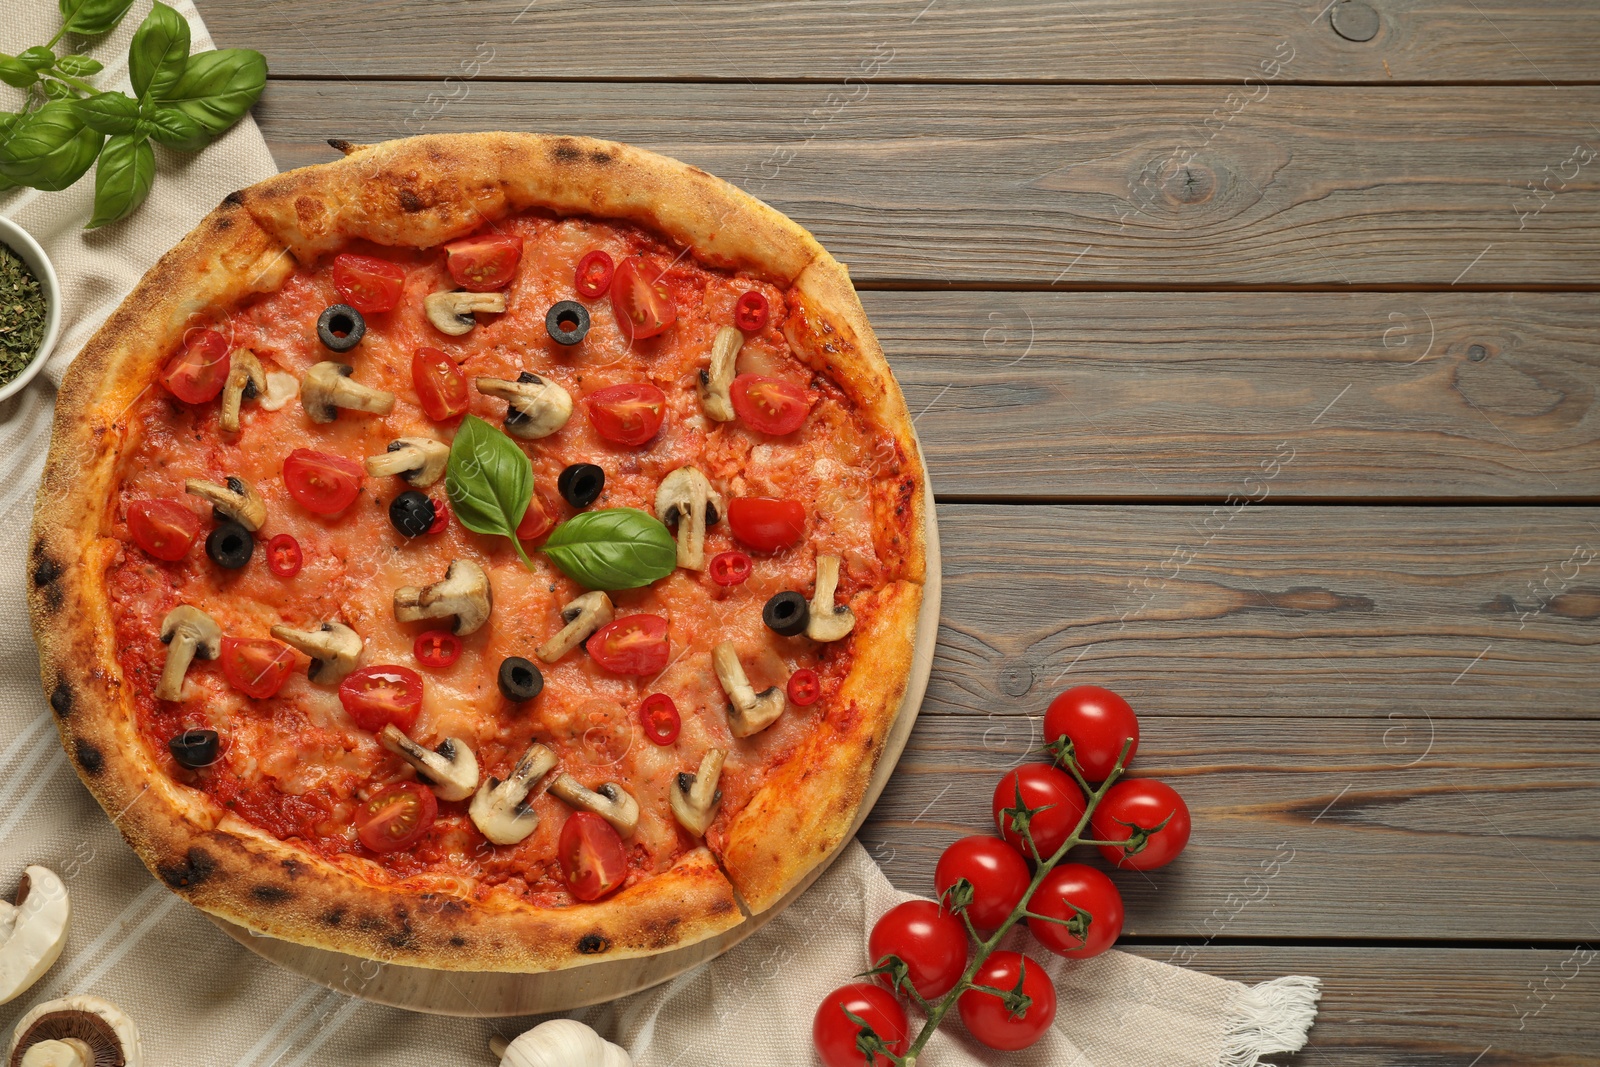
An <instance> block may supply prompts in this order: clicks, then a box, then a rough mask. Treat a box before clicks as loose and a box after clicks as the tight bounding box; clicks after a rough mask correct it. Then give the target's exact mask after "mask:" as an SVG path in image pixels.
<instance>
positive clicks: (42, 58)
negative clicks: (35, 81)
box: [17, 44, 56, 70]
mask: <svg viewBox="0 0 1600 1067" xmlns="http://www.w3.org/2000/svg"><path fill="white" fill-rule="evenodd" d="M17 61H18V62H19V63H26V64H27V65H28V66H30V67H32V68H33V69H34V70H49V69H50V68H51V67H53V66H55V65H56V54H55V53H54V52H52V51H50V49H48V48H46V47H45V46H44V45H42V44H36V45H34V46H33V47H32V48H24V49H23V50H22V51H20V52H18V53H17Z"/></svg>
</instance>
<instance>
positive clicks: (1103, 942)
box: [1028, 863, 1123, 960]
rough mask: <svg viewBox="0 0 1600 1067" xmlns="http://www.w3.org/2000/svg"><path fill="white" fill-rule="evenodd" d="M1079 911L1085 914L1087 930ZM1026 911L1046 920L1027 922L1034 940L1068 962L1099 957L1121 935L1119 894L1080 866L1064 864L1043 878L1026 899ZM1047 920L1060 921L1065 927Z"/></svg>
mask: <svg viewBox="0 0 1600 1067" xmlns="http://www.w3.org/2000/svg"><path fill="white" fill-rule="evenodd" d="M1078 908H1082V909H1083V910H1084V911H1085V912H1087V913H1088V916H1087V922H1088V928H1087V929H1085V928H1084V922H1085V918H1084V917H1083V916H1080V915H1079V914H1078V910H1077V909H1078ZM1028 910H1029V911H1032V912H1036V913H1038V914H1040V915H1044V916H1048V918H1047V919H1029V920H1028V929H1030V930H1032V931H1033V936H1034V937H1035V938H1037V939H1038V941H1039V943H1040V944H1041V945H1043V946H1044V947H1045V948H1047V949H1049V950H1050V951H1051V952H1054V953H1055V954H1056V955H1058V956H1066V957H1068V958H1069V959H1075V960H1086V959H1088V958H1089V957H1090V956H1098V955H1100V953H1102V952H1104V951H1105V950H1106V949H1108V948H1110V947H1111V946H1112V945H1114V944H1116V941H1117V938H1118V937H1119V936H1121V934H1122V914H1123V913H1122V894H1121V893H1118V892H1117V887H1116V886H1115V885H1113V884H1112V882H1111V879H1109V878H1107V877H1106V876H1105V875H1104V874H1103V873H1102V872H1100V871H1098V870H1096V869H1095V868H1093V867H1085V866H1084V865H1083V864H1081V863H1063V864H1062V865H1061V866H1059V867H1057V868H1056V869H1055V870H1053V871H1051V872H1050V873H1049V874H1047V875H1045V876H1044V881H1042V882H1040V883H1039V888H1038V889H1035V890H1034V891H1033V896H1032V897H1030V898H1029V899H1028ZM1049 919H1063V920H1066V924H1063V923H1059V922H1050V921H1049Z"/></svg>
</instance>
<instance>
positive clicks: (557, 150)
mask: <svg viewBox="0 0 1600 1067" xmlns="http://www.w3.org/2000/svg"><path fill="white" fill-rule="evenodd" d="M550 154H551V155H552V156H553V157H555V159H556V160H557V161H558V162H561V163H576V162H578V161H579V160H581V159H582V158H583V151H582V150H581V149H580V148H578V146H577V145H575V144H573V143H572V142H571V141H557V142H556V143H555V145H554V146H553V147H552V148H551V149H550Z"/></svg>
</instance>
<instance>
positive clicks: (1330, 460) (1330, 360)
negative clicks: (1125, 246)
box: [863, 292, 1600, 501]
mask: <svg viewBox="0 0 1600 1067" xmlns="http://www.w3.org/2000/svg"><path fill="white" fill-rule="evenodd" d="M863 298H864V300H865V303H866V307H867V311H868V313H869V314H870V315H871V317H872V321H873V324H874V326H875V327H876V328H877V331H878V336H879V338H880V339H881V340H882V341H883V344H884V347H885V349H886V350H887V351H888V353H889V357H890V360H891V362H892V363H893V365H894V368H895V373H896V375H897V376H898V377H899V379H900V382H901V385H902V386H903V388H904V389H905V392H906V399H907V402H908V403H909V405H910V408H911V411H912V412H913V413H914V414H916V415H917V431H918V433H919V434H920V435H921V438H922V442H923V444H924V446H925V448H926V450H927V453H928V457H929V460H930V463H931V465H932V470H933V477H934V484H935V485H936V486H937V487H938V490H939V493H940V496H941V497H943V498H945V499H950V498H973V499H980V498H987V499H994V498H996V497H1011V498H1016V499H1037V498H1041V497H1057V498H1067V499H1080V500H1081V499H1085V498H1102V499H1116V498H1125V499H1126V498H1132V499H1153V498H1165V499H1171V498H1190V499H1195V498H1206V499H1210V500H1213V501H1220V500H1222V499H1223V498H1225V497H1226V496H1227V495H1228V494H1230V493H1238V492H1240V486H1241V482H1242V479H1244V478H1245V477H1247V476H1250V475H1252V474H1259V473H1260V470H1259V464H1260V462H1261V461H1262V459H1263V458H1265V457H1268V456H1271V455H1273V454H1274V450H1275V449H1276V447H1277V446H1278V444H1279V443H1280V442H1285V441H1287V442H1290V443H1291V446H1292V447H1293V448H1294V449H1295V458H1294V461H1293V463H1292V464H1291V465H1290V467H1289V468H1288V469H1287V470H1286V471H1285V472H1284V473H1283V475H1282V476H1281V477H1279V478H1277V479H1275V480H1274V481H1273V483H1272V486H1271V499H1272V500H1304V499H1308V498H1313V499H1314V498H1324V499H1326V498H1330V497H1331V498H1347V499H1353V498H1368V499H1371V498H1409V499H1416V498H1431V499H1457V500H1459V499H1483V500H1486V499H1500V500H1506V499H1515V498H1518V497H1535V498H1540V497H1542V498H1568V499H1587V500H1594V499H1595V498H1596V494H1597V493H1600V449H1597V448H1596V447H1595V446H1596V441H1597V439H1600V406H1597V405H1596V403H1595V397H1596V394H1597V393H1600V342H1597V339H1596V335H1595V331H1594V328H1593V327H1594V322H1595V321H1596V314H1597V313H1600V296H1592V295H1587V294H1585V295H1575V296H1552V295H1544V294H1472V295H1465V294H1453V293H1452V294H1441V293H1428V294H1419V293H1406V294H1401V293H1344V294H1325V293H1249V294H1245V293H1210V294H1203V295H1202V294H1191V293H1184V294H1162V295H1159V296H1155V295H1150V294H1144V293H1014V294H1005V295H999V294H993V293H966V292H957V293H903V292H868V293H866V294H864V297H863Z"/></svg>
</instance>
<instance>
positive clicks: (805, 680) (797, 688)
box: [785, 667, 822, 708]
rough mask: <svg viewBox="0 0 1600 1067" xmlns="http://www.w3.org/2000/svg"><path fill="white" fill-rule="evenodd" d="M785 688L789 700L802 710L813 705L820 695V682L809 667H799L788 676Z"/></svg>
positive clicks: (815, 673)
mask: <svg viewBox="0 0 1600 1067" xmlns="http://www.w3.org/2000/svg"><path fill="white" fill-rule="evenodd" d="M785 688H786V689H787V690H788V693H789V699H790V700H792V701H794V702H795V703H796V704H798V705H799V706H800V707H802V708H804V707H809V706H811V705H812V704H815V703H816V702H817V698H818V697H820V696H821V695H822V681H821V680H820V679H819V678H818V677H817V672H816V671H814V670H812V669H811V668H810V667H801V668H800V669H799V670H797V671H795V672H794V673H793V674H791V675H789V684H788V685H787V686H785Z"/></svg>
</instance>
